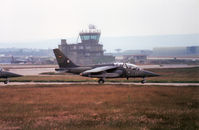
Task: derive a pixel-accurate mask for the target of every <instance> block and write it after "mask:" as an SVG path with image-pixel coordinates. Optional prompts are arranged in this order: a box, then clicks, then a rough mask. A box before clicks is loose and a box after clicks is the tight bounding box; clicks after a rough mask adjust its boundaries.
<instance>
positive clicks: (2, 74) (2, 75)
mask: <svg viewBox="0 0 199 130" xmlns="http://www.w3.org/2000/svg"><path fill="white" fill-rule="evenodd" d="M21 76H22V75H19V74H15V73H12V72H8V71H3V69H2V68H0V78H4V79H5V81H4V84H7V83H8V82H9V79H8V78H13V77H21Z"/></svg>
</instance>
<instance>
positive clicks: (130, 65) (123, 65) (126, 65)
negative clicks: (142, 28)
mask: <svg viewBox="0 0 199 130" xmlns="http://www.w3.org/2000/svg"><path fill="white" fill-rule="evenodd" d="M114 65H115V66H121V67H124V68H129V69H135V70H137V69H140V68H139V67H138V66H137V65H134V64H130V63H114Z"/></svg>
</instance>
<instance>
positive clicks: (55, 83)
mask: <svg viewBox="0 0 199 130" xmlns="http://www.w3.org/2000/svg"><path fill="white" fill-rule="evenodd" d="M35 84H40V85H59V84H66V85H87V84H93V85H97V84H98V83H97V82H9V83H8V84H4V83H3V82H1V83H0V86H12V85H17V86H20V85H35ZM104 84H105V85H114V84H116V85H143V86H199V83H145V84H142V83H134V82H105V83H104Z"/></svg>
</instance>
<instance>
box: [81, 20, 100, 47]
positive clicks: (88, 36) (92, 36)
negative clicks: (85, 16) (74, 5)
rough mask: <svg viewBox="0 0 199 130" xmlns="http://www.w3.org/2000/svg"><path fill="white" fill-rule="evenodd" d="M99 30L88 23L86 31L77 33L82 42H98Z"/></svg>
mask: <svg viewBox="0 0 199 130" xmlns="http://www.w3.org/2000/svg"><path fill="white" fill-rule="evenodd" d="M100 35H101V31H100V30H98V29H96V27H95V25H92V24H90V25H89V30H88V31H82V32H80V33H79V36H80V38H81V41H82V43H90V44H98V43H99V38H100Z"/></svg>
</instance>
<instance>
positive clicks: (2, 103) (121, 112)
mask: <svg viewBox="0 0 199 130" xmlns="http://www.w3.org/2000/svg"><path fill="white" fill-rule="evenodd" d="M198 113H199V86H197V87H192V86H189V87H174V86H167V87H166V86H145V87H143V86H135V85H103V86H102V85H29V86H26V85H23V86H7V87H0V129H29V130H31V129H38V130H40V129H42V130H49V129H60V130H63V129H71V130H76V129H82V130H84V129H85V130H101V129H106V130H115V129H116V130H120V129H124V130H128V129H179V130H181V129H189V130H191V129H199V114H198Z"/></svg>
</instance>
